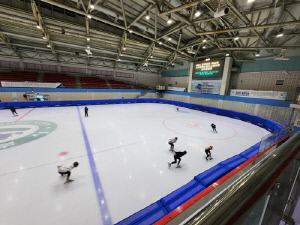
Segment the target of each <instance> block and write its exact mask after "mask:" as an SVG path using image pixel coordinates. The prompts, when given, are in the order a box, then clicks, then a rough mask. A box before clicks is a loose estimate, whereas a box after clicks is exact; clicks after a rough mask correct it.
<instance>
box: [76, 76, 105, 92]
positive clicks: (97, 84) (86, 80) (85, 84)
mask: <svg viewBox="0 0 300 225" xmlns="http://www.w3.org/2000/svg"><path fill="white" fill-rule="evenodd" d="M79 79H80V83H81V87H82V88H99V89H108V88H109V87H108V85H107V83H106V81H105V79H101V78H98V77H79Z"/></svg>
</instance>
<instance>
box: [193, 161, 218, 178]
mask: <svg viewBox="0 0 300 225" xmlns="http://www.w3.org/2000/svg"><path fill="white" fill-rule="evenodd" d="M221 168H222V166H220V165H215V166H213V167H211V168H209V169H208V170H206V171H204V172H202V173H200V174H198V175H197V176H195V177H194V179H195V180H197V181H199V182H201V180H203V179H204V178H206V177H208V176H209V175H210V174H213V173H216V172H217V171H218V170H220V169H221Z"/></svg>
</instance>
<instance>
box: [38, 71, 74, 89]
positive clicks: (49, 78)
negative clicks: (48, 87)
mask: <svg viewBox="0 0 300 225" xmlns="http://www.w3.org/2000/svg"><path fill="white" fill-rule="evenodd" d="M43 82H45V83H63V84H64V85H65V87H66V88H76V79H75V77H74V76H67V75H66V74H63V73H44V78H43Z"/></svg>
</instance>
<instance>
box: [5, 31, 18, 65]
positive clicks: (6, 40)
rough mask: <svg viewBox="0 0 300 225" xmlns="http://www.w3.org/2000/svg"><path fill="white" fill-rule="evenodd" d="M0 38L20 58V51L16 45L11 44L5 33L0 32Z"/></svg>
mask: <svg viewBox="0 0 300 225" xmlns="http://www.w3.org/2000/svg"><path fill="white" fill-rule="evenodd" d="M0 40H1V41H3V43H4V44H5V45H6V46H7V47H8V48H10V49H11V50H13V52H14V53H15V54H16V55H17V56H18V57H19V58H20V59H22V55H21V53H20V52H18V51H17V48H16V46H14V45H12V43H11V40H10V39H9V38H8V37H7V36H6V35H5V34H1V33H0Z"/></svg>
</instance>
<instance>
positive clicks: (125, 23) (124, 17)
mask: <svg viewBox="0 0 300 225" xmlns="http://www.w3.org/2000/svg"><path fill="white" fill-rule="evenodd" d="M120 2H121V7H122V13H123V20H124V26H125V28H127V22H126V15H125V9H124V3H123V0H120Z"/></svg>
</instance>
